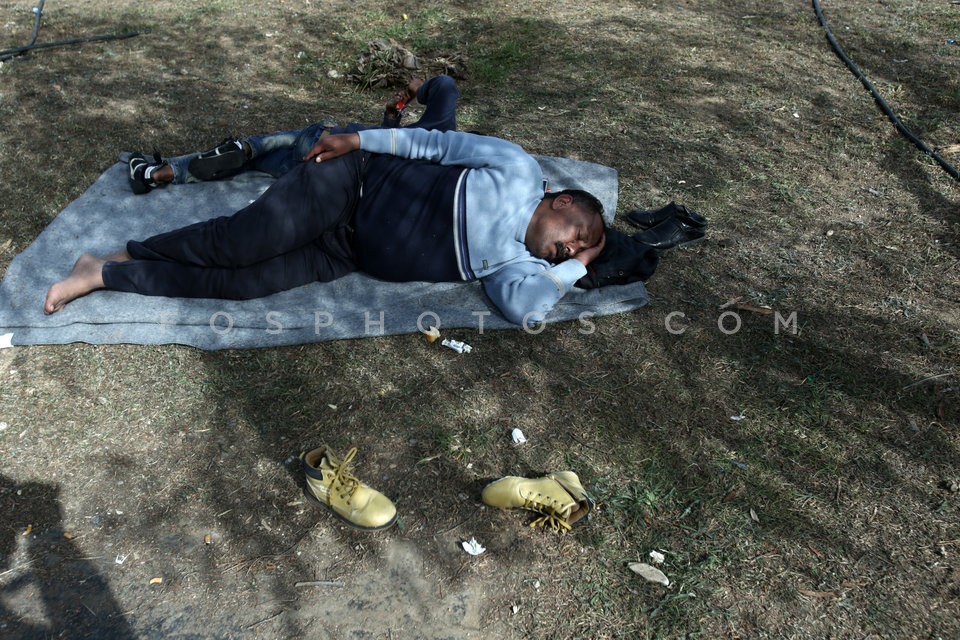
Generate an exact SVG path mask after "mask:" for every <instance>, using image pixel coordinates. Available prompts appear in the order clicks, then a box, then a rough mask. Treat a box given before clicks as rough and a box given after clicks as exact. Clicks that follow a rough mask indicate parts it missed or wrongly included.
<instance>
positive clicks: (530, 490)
mask: <svg viewBox="0 0 960 640" xmlns="http://www.w3.org/2000/svg"><path fill="white" fill-rule="evenodd" d="M568 487H569V489H568ZM482 498H483V502H484V504H487V505H490V506H491V507H499V508H501V509H526V510H528V511H533V512H535V513H539V514H540V515H541V517H540V518H537V519H536V520H534V521H533V522H531V523H530V526H531V527H547V526H549V527H550V528H552V529H553V530H554V531H567V530H569V529H570V527H571V526H572V525H573V523H574V522H576V521H577V520H579V519H580V518H582V517H583V516H585V515H586V514H587V513H588V512H589V511H590V507H591V505H592V504H593V503H592V501H591V500H590V498H589V497H588V496H587V493H586V491H584V489H583V485H581V484H580V479H579V478H578V477H577V475H576V474H575V473H573V472H572V471H560V472H557V473H551V474H550V475H547V476H545V477H543V478H520V477H517V476H507V477H506V478H501V479H499V480H496V481H495V482H491V483H490V484H488V485H487V486H486V487H484V489H483V495H482Z"/></svg>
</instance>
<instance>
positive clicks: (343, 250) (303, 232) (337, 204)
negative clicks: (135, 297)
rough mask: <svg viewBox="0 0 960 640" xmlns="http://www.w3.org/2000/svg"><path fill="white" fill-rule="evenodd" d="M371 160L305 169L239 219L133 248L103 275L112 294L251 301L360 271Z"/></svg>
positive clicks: (347, 159) (352, 157) (355, 155)
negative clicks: (359, 232) (363, 199)
mask: <svg viewBox="0 0 960 640" xmlns="http://www.w3.org/2000/svg"><path fill="white" fill-rule="evenodd" d="M368 157H369V154H367V153H364V152H360V151H355V152H352V153H349V154H347V155H345V156H341V157H340V158H336V159H334V160H328V161H326V162H323V163H320V164H317V163H315V162H304V163H303V164H301V165H300V166H298V167H297V168H295V169H294V170H293V171H290V172H289V173H287V174H286V175H284V176H283V177H281V178H280V179H279V180H277V181H276V182H275V183H274V184H273V185H271V186H270V188H269V189H267V190H266V191H265V192H264V193H263V195H262V196H260V198H258V199H257V200H256V201H255V202H253V203H252V204H251V205H249V206H248V207H246V208H244V209H241V210H240V211H238V212H237V213H235V214H233V215H232V216H223V217H219V218H213V219H211V220H207V221H204V222H199V223H197V224H193V225H189V226H187V227H183V228H181V229H177V230H174V231H170V232H167V233H162V234H160V235H156V236H153V237H152V238H148V239H147V240H144V241H142V242H136V241H130V242H128V243H127V252H128V253H129V254H130V255H131V256H132V257H133V260H130V261H127V262H108V263H107V264H106V265H104V267H103V281H104V284H105V286H106V288H107V289H114V290H117V291H129V292H132V293H140V294H144V295H153V296H171V297H184V298H225V299H232V300H246V299H249V298H259V297H262V296H266V295H270V294H272V293H276V292H278V291H284V290H286V289H292V288H294V287H298V286H300V285H303V284H307V283H310V282H316V281H320V282H328V281H330V280H335V279H337V278H340V277H342V276H345V275H347V274H348V273H350V272H352V271H355V270H356V260H355V251H354V248H353V243H352V235H353V232H352V226H351V225H352V220H353V216H354V214H355V212H356V209H357V205H358V202H359V199H360V188H361V185H362V183H363V173H364V170H365V167H366V164H367V160H368Z"/></svg>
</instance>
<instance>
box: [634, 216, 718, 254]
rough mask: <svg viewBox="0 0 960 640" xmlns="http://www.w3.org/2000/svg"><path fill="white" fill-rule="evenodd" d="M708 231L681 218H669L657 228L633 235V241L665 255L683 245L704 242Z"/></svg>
mask: <svg viewBox="0 0 960 640" xmlns="http://www.w3.org/2000/svg"><path fill="white" fill-rule="evenodd" d="M706 234H707V231H706V229H705V228H704V227H695V226H692V225H689V224H687V223H686V222H684V221H683V220H681V219H680V218H668V219H667V220H664V221H663V222H661V223H660V224H658V225H657V226H655V227H651V228H649V229H647V230H646V231H639V232H637V233H635V234H633V236H632V237H633V239H634V240H636V241H637V242H640V243H641V244H645V245H647V246H649V247H652V248H653V249H654V250H655V251H656V252H657V253H663V252H664V251H667V250H668V249H673V248H674V247H677V246H679V245H681V244H692V243H696V242H701V241H703V238H704V236H706Z"/></svg>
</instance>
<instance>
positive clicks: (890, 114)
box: [813, 0, 960, 180]
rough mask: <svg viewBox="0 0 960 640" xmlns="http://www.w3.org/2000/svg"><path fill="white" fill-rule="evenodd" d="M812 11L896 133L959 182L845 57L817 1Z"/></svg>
mask: <svg viewBox="0 0 960 640" xmlns="http://www.w3.org/2000/svg"><path fill="white" fill-rule="evenodd" d="M813 10H814V11H816V12H817V20H819V21H820V26H822V27H823V30H824V31H825V32H826V34H827V40H829V41H830V46H832V47H833V50H834V51H835V52H836V54H837V55H838V56H839V57H840V59H841V60H843V62H844V64H846V65H847V68H848V69H850V71H852V72H853V75H855V76H857V78H858V79H859V80H860V82H861V84H863V86H864V87H866V88H867V91H869V92H870V93H871V95H873V99H874V100H875V101H876V103H877V104H878V105H879V106H880V108H881V109H882V110H883V112H884V113H886V114H887V117H888V118H890V120H891V121H892V122H893V126H895V127H896V128H897V131H899V132H900V133H902V134H903V135H904V136H905V137H906V138H907V139H908V140H910V142H912V143H913V144H914V145H915V146H916V147H917V148H918V149H920V150H921V151H923V152H924V153H925V154H926V155H928V156H930V157H931V158H933V159H934V160H935V161H936V162H937V164H939V165H940V166H941V167H942V168H943V170H944V171H946V172H947V173H949V174H950V175H951V176H953V178H954V179H956V180H960V171H957V168H956V167H954V166H953V165H952V164H950V163H949V162H947V161H946V160H944V159H943V158H942V157H940V154H938V153H937V152H936V151H934V150H933V149H931V148H930V147H928V146H927V145H926V144H924V142H923V140H921V139H920V138H918V137H917V136H915V135H913V132H912V131H910V129H908V128H907V126H906V125H905V124H903V122H901V120H900V118H898V117H897V114H895V113H894V112H893V109H891V108H890V105H888V104H887V102H886V100H884V99H883V97H881V96H880V93H879V92H878V91H877V89H876V87H874V86H873V84H871V83H870V81H869V80H867V78H866V77H865V76H864V75H863V74H862V73H860V69H858V68H857V65H855V64H853V61H851V60H850V58H848V57H847V54H845V53H844V52H843V49H842V48H840V45H839V44H837V39H836V38H834V37H833V33H831V31H830V27H828V26H827V21H826V20H825V19H824V18H823V12H822V11H820V2H819V0H813Z"/></svg>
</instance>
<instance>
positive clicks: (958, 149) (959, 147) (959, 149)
mask: <svg viewBox="0 0 960 640" xmlns="http://www.w3.org/2000/svg"><path fill="white" fill-rule="evenodd" d="M940 152H941V153H960V144H951V145H950V146H948V147H944V148H943V149H941V150H940Z"/></svg>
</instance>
